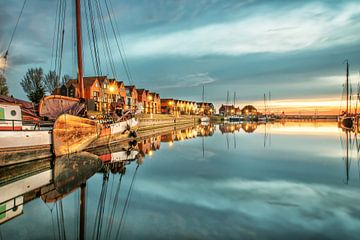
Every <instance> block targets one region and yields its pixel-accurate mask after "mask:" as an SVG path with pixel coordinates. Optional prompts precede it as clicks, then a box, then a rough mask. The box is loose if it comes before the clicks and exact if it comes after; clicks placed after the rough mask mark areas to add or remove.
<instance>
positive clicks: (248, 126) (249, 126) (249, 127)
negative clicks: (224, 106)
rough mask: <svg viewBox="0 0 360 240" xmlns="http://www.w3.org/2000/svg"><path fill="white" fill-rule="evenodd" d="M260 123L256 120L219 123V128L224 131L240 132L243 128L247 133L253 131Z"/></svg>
mask: <svg viewBox="0 0 360 240" xmlns="http://www.w3.org/2000/svg"><path fill="white" fill-rule="evenodd" d="M258 125H260V123H256V122H243V123H223V124H220V125H219V130H220V131H221V133H222V134H224V133H235V132H240V130H241V129H242V130H243V131H244V132H246V133H253V132H255V130H256V129H257V127H258Z"/></svg>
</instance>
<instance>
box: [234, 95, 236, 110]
mask: <svg viewBox="0 0 360 240" xmlns="http://www.w3.org/2000/svg"><path fill="white" fill-rule="evenodd" d="M235 100H236V92H234V107H235Z"/></svg>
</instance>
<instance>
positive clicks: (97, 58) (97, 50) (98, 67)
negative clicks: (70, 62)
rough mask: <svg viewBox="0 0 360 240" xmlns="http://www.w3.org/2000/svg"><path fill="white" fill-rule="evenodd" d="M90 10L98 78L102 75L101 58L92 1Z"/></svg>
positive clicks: (89, 2)
mask: <svg viewBox="0 0 360 240" xmlns="http://www.w3.org/2000/svg"><path fill="white" fill-rule="evenodd" d="M88 8H89V19H90V26H91V36H92V43H93V49H94V59H95V62H96V74H97V75H98V76H100V75H102V74H101V68H100V66H101V62H100V57H99V49H98V46H97V37H96V31H95V20H94V13H93V10H92V4H91V0H88Z"/></svg>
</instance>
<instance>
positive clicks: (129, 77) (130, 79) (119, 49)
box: [105, 0, 132, 84]
mask: <svg viewBox="0 0 360 240" xmlns="http://www.w3.org/2000/svg"><path fill="white" fill-rule="evenodd" d="M110 5H111V3H110ZM105 6H106V10H107V13H108V16H109V19H110V25H111V29H112V32H113V34H114V37H115V42H116V46H117V49H118V51H119V54H120V57H121V62H122V64H123V67H124V70H125V74H126V76H127V78H128V81H129V84H132V77H131V74H130V71H129V67H128V66H127V62H126V58H124V56H123V53H122V52H121V48H120V45H119V41H118V39H117V34H116V31H115V28H114V23H113V21H112V19H111V14H110V10H109V6H108V4H107V1H106V0H105ZM115 24H116V22H115ZM119 35H120V34H119ZM119 37H120V36H119ZM120 40H121V39H120ZM123 52H124V51H123ZM124 54H125V52H124Z"/></svg>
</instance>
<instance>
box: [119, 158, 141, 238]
mask: <svg viewBox="0 0 360 240" xmlns="http://www.w3.org/2000/svg"><path fill="white" fill-rule="evenodd" d="M139 166H140V165H139V164H138V165H137V166H136V169H135V172H134V176H133V178H132V180H131V183H130V188H129V191H128V194H127V197H126V200H125V205H124V208H123V211H122V213H121V218H120V224H119V228H118V230H117V232H116V238H115V239H119V236H120V232H121V227H122V222H123V219H124V216H125V211H126V209H127V207H128V205H129V199H130V196H131V192H132V188H133V184H134V180H135V177H136V173H137V170H138V169H139Z"/></svg>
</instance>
